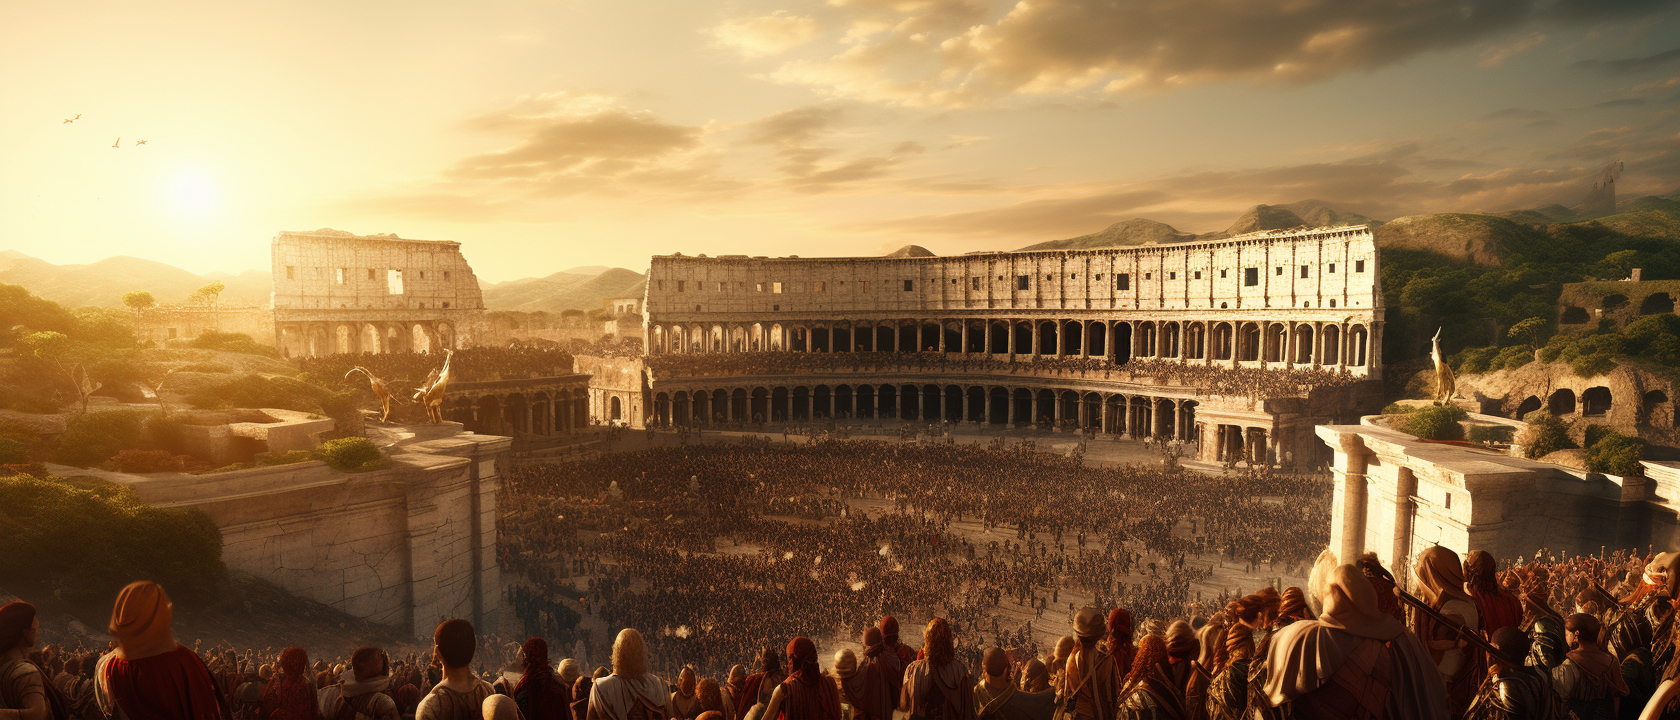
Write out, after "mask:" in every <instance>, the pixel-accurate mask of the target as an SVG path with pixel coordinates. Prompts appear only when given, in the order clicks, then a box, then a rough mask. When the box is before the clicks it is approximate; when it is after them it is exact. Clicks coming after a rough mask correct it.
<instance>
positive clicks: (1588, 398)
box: [1581, 385, 1610, 415]
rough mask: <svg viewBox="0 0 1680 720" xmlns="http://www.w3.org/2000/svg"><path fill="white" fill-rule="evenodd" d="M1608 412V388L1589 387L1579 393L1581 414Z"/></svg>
mask: <svg viewBox="0 0 1680 720" xmlns="http://www.w3.org/2000/svg"><path fill="white" fill-rule="evenodd" d="M1608 412H1610V388H1607V387H1604V386H1602V385H1601V386H1598V387H1590V388H1587V389H1586V390H1585V391H1583V392H1582V393H1581V414H1582V415H1603V414H1605V413H1608Z"/></svg>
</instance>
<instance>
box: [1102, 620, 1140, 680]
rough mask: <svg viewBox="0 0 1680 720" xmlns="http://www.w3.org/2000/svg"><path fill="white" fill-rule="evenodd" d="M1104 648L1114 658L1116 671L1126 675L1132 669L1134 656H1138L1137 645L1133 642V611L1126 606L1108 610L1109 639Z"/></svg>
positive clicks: (1123, 675) (1122, 675) (1121, 675)
mask: <svg viewBox="0 0 1680 720" xmlns="http://www.w3.org/2000/svg"><path fill="white" fill-rule="evenodd" d="M1104 649H1105V650H1107V651H1108V655H1109V657H1112V658H1114V670H1115V672H1118V673H1119V674H1120V677H1122V678H1124V677H1126V673H1129V672H1131V671H1132V658H1134V657H1137V646H1136V645H1133V644H1132V613H1131V612H1130V611H1128V610H1126V609H1125V608H1115V609H1113V610H1110V611H1108V640H1107V641H1106V642H1105V643H1104Z"/></svg>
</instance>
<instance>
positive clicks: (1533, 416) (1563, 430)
mask: <svg viewBox="0 0 1680 720" xmlns="http://www.w3.org/2000/svg"><path fill="white" fill-rule="evenodd" d="M1523 422H1525V423H1528V429H1527V430H1526V431H1525V432H1524V438H1523V439H1524V442H1523V445H1524V454H1525V455H1527V456H1528V457H1530V458H1540V457H1545V456H1547V455H1550V454H1552V453H1554V452H1557V451H1559V450H1568V449H1570V448H1573V447H1575V442H1574V441H1573V440H1570V439H1569V426H1567V425H1564V424H1563V421H1562V420H1559V419H1557V416H1555V415H1553V414H1551V413H1549V412H1547V411H1545V410H1535V411H1534V412H1531V413H1529V414H1527V415H1524V416H1523Z"/></svg>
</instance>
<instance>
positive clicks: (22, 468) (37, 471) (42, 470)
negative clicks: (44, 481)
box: [0, 462, 47, 478]
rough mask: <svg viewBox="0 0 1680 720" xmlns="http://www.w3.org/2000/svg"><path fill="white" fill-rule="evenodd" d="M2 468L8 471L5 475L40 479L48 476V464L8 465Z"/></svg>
mask: <svg viewBox="0 0 1680 720" xmlns="http://www.w3.org/2000/svg"><path fill="white" fill-rule="evenodd" d="M0 467H4V468H5V469H6V473H5V474H9V475H29V476H31V477H39V478H44V477H46V476H47V464H46V463H38V462H34V463H6V464H5V465H0Z"/></svg>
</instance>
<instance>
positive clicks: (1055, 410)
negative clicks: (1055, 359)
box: [1050, 333, 1062, 430]
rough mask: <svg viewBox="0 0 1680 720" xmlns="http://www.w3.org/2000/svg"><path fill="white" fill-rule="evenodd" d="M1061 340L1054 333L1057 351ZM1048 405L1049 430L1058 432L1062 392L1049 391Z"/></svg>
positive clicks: (1060, 425) (1060, 336)
mask: <svg viewBox="0 0 1680 720" xmlns="http://www.w3.org/2000/svg"><path fill="white" fill-rule="evenodd" d="M1061 339H1062V334H1061V333H1056V340H1057V341H1058V343H1057V345H1056V349H1057V350H1060V349H1062V348H1061V344H1060V342H1059V341H1060V340H1061ZM1050 405H1051V406H1052V407H1051V410H1050V429H1051V430H1060V429H1061V428H1062V391H1060V390H1052V391H1050Z"/></svg>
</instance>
